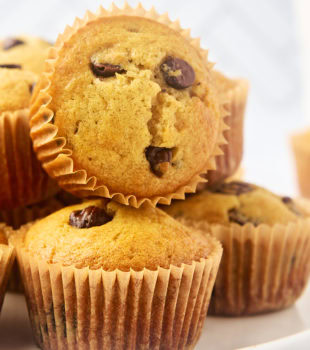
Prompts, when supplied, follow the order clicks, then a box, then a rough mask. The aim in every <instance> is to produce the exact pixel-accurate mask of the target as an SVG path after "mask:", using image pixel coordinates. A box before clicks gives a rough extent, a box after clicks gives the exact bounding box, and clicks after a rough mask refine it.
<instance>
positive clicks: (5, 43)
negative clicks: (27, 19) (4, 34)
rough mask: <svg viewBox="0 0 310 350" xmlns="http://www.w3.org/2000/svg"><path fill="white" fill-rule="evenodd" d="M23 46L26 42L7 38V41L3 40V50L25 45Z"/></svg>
mask: <svg viewBox="0 0 310 350" xmlns="http://www.w3.org/2000/svg"><path fill="white" fill-rule="evenodd" d="M23 44H25V42H24V41H22V40H20V39H16V38H6V39H4V40H3V43H2V49H3V50H9V49H12V48H13V47H15V46H18V45H23Z"/></svg>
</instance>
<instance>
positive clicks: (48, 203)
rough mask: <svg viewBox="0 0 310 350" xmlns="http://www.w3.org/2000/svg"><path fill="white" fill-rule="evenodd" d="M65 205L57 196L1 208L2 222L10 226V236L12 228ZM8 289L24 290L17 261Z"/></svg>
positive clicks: (8, 230) (13, 290) (8, 229)
mask: <svg viewBox="0 0 310 350" xmlns="http://www.w3.org/2000/svg"><path fill="white" fill-rule="evenodd" d="M63 206H64V205H63V204H62V203H61V202H60V201H59V200H57V199H56V198H54V197H53V198H51V199H48V200H45V201H43V202H40V203H38V204H33V205H29V206H26V207H19V208H15V209H11V210H0V222H4V223H6V225H8V226H10V227H7V229H6V232H5V233H6V235H7V236H9V235H10V233H11V232H12V229H11V228H13V229H18V228H20V227H21V226H22V225H24V224H26V223H28V222H32V221H34V220H37V219H39V218H43V217H45V216H47V215H49V214H51V213H53V212H55V211H57V210H59V209H61V208H62V207H63ZM8 289H9V291H11V292H19V293H21V292H23V285H22V282H21V279H20V274H19V271H18V267H17V263H14V265H13V267H12V271H11V275H10V279H9V282H8Z"/></svg>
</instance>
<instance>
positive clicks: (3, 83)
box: [0, 66, 37, 113]
mask: <svg viewBox="0 0 310 350" xmlns="http://www.w3.org/2000/svg"><path fill="white" fill-rule="evenodd" d="M36 81H37V75H36V74H34V73H32V72H29V71H24V70H21V69H12V68H1V66H0V113H3V112H7V111H10V112H13V111H16V110H19V109H25V108H28V107H29V103H30V98H31V93H32V90H33V86H34V84H35V83H36Z"/></svg>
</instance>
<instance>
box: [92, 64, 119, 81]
mask: <svg viewBox="0 0 310 350" xmlns="http://www.w3.org/2000/svg"><path fill="white" fill-rule="evenodd" d="M90 67H91V70H92V72H93V73H94V75H95V76H96V77H98V78H108V77H113V76H114V75H115V74H116V73H119V74H123V73H126V70H125V69H123V68H122V67H121V66H120V65H117V64H110V63H98V62H95V61H92V62H91V64H90Z"/></svg>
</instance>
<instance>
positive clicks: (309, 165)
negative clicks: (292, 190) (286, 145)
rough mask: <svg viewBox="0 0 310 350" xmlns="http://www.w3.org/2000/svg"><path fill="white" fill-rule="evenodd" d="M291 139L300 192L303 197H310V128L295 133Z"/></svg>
mask: <svg viewBox="0 0 310 350" xmlns="http://www.w3.org/2000/svg"><path fill="white" fill-rule="evenodd" d="M291 141H292V149H293V153H294V158H295V166H296V172H297V181H298V186H299V192H300V194H301V195H302V196H303V197H306V198H310V182H309V176H310V130H307V131H304V132H302V133H299V134H296V135H294V136H293V137H292V140H291Z"/></svg>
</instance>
